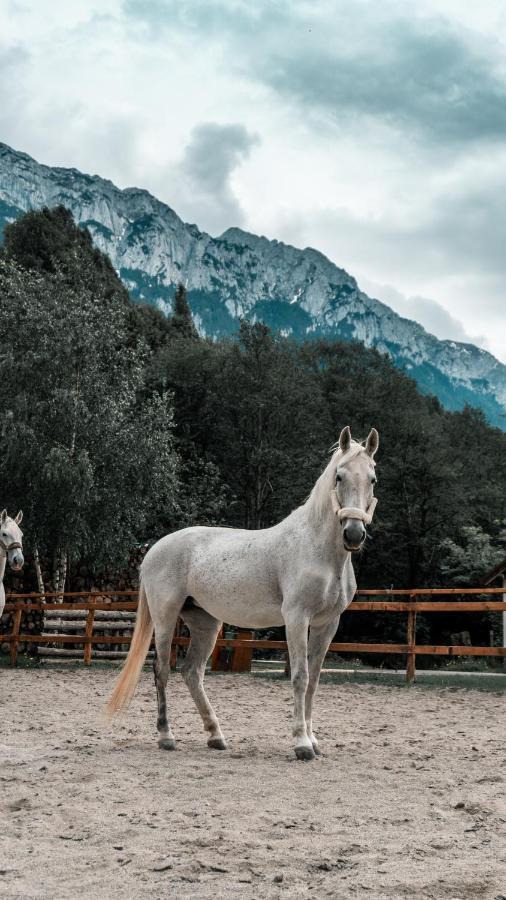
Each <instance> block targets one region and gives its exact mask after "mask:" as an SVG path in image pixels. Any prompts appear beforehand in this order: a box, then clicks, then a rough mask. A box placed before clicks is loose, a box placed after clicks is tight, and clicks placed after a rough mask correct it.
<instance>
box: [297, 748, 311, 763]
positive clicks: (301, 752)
mask: <svg viewBox="0 0 506 900" xmlns="http://www.w3.org/2000/svg"><path fill="white" fill-rule="evenodd" d="M315 755H316V754H315V752H314V750H313V748H312V747H296V748H295V756H296V757H297V759H303V760H304V761H305V762H308V761H309V760H310V759H314V758H315Z"/></svg>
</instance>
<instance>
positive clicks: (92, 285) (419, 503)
mask: <svg viewBox="0 0 506 900" xmlns="http://www.w3.org/2000/svg"><path fill="white" fill-rule="evenodd" d="M0 384H1V385H2V410H1V422H0V428H1V441H2V445H1V453H0V483H1V485H2V498H1V503H2V507H3V506H6V507H7V508H8V509H9V511H11V512H12V511H14V512H15V511H16V510H17V509H18V508H19V507H22V508H23V510H24V515H25V519H24V522H25V524H24V531H25V545H26V550H27V555H28V556H29V558H30V559H34V560H39V561H40V560H44V561H45V562H44V565H43V566H42V564H40V563H39V572H41V571H44V573H49V574H48V575H47V576H46V575H45V576H44V577H47V578H48V579H49V580H48V583H47V584H46V585H45V586H46V589H50V588H51V587H53V588H54V589H55V590H61V589H62V588H63V585H65V586H66V589H67V590H68V589H71V588H72V580H73V577H74V575H75V573H76V572H77V571H78V570H79V567H82V566H83V565H85V566H87V567H88V569H89V570H91V571H93V572H94V573H96V576H97V578H98V577H99V573H100V572H101V571H105V570H106V569H107V570H108V571H111V570H113V571H118V572H119V571H121V570H122V568H124V566H125V564H126V560H127V559H128V557H129V555H130V554H131V553H132V551H133V550H134V549H135V548H136V547H138V546H139V545H142V544H145V543H150V542H153V541H155V540H156V539H158V538H159V537H160V536H161V535H162V534H164V533H166V532H168V531H171V530H174V529H177V528H181V527H184V526H187V525H192V524H222V525H229V526H240V527H246V528H263V527H267V526H270V525H272V524H274V523H275V522H277V521H279V520H280V519H281V518H283V517H284V516H286V515H287V514H288V513H289V512H290V511H291V510H292V509H293V508H294V507H295V506H297V505H299V504H301V503H302V502H304V500H305V498H306V497H307V495H308V493H309V491H310V489H311V487H312V485H313V483H314V481H315V480H316V478H317V477H318V475H319V473H320V471H321V470H322V468H323V467H324V465H325V463H326V460H327V459H328V455H329V453H330V450H331V448H332V446H333V445H334V444H335V442H336V440H337V438H338V435H339V433H340V430H341V428H342V427H343V426H344V425H346V424H349V425H350V426H351V429H352V434H353V436H354V437H356V438H363V437H365V436H366V435H367V433H368V432H369V430H370V428H371V427H372V426H374V427H376V428H377V429H378V431H379V434H380V450H379V452H378V456H377V462H378V465H377V474H378V484H377V489H376V494H377V496H378V507H377V511H376V514H375V518H374V522H373V524H372V525H371V527H370V535H369V539H368V541H367V545H366V547H365V549H364V550H363V552H362V553H361V554H360V555H359V556H358V557H356V558H355V559H354V563H355V568H356V572H357V580H358V583H359V586H361V587H377V588H390V587H392V586H395V587H406V588H409V587H411V586H417V587H420V586H450V585H451V586H458V585H474V584H476V583H478V582H479V580H480V578H481V577H482V576H483V575H484V573H485V572H486V571H487V570H488V569H490V568H491V567H492V566H493V565H495V564H496V563H497V562H499V561H500V560H501V559H502V558H504V556H506V434H505V433H504V432H503V431H501V430H499V429H497V428H492V427H490V426H489V425H488V424H487V422H486V420H485V418H484V416H483V414H482V413H481V412H479V411H477V410H475V409H472V408H465V409H463V410H462V411H460V412H448V411H446V410H445V409H444V408H443V407H442V406H441V404H440V403H439V402H438V401H437V400H436V399H435V398H434V397H430V396H424V395H422V394H421V393H420V392H419V391H418V389H417V387H416V385H415V383H414V381H412V380H411V379H410V378H409V376H408V375H407V374H405V373H404V372H402V371H400V370H399V369H396V368H395V367H394V366H393V364H392V363H391V362H390V360H389V358H388V357H387V356H383V355H381V354H379V353H378V352H377V351H375V350H370V349H367V348H365V347H364V346H363V345H361V344H358V343H353V342H335V341H332V342H330V341H323V340H312V341H307V342H305V343H297V342H294V341H291V340H289V339H286V338H283V337H280V336H279V335H276V334H273V333H271V332H270V331H269V330H268V329H267V328H266V327H265V326H264V325H263V324H262V323H260V322H250V321H242V322H241V324H240V329H239V331H238V334H237V336H236V337H235V338H234V339H227V340H219V341H216V340H212V339H210V338H207V337H202V336H200V335H199V334H198V332H197V330H196V328H195V326H194V324H193V321H192V315H191V310H190V307H189V305H188V301H187V297H186V292H185V288H184V286H183V285H180V286H179V287H178V290H177V292H176V296H175V300H174V310H173V314H172V316H171V317H166V316H165V315H163V314H162V313H161V312H159V311H158V310H156V309H155V308H154V307H153V306H149V305H143V304H140V303H133V302H132V301H131V300H130V298H129V296H128V293H127V291H126V289H125V287H124V286H123V284H122V283H121V281H120V280H119V278H118V276H117V274H116V272H115V271H114V269H113V267H112V265H111V263H110V261H109V259H108V258H107V257H106V256H105V255H103V254H102V253H101V252H100V251H99V250H98V249H96V248H95V247H94V246H93V244H92V241H91V238H90V235H89V233H88V232H87V231H86V230H85V229H81V228H79V227H77V226H76V224H75V223H74V221H73V219H72V217H71V214H70V213H69V212H68V211H67V210H66V209H64V208H63V207H56V208H55V209H52V210H50V209H43V210H40V211H36V212H35V211H34V212H29V213H27V214H26V215H24V216H23V217H22V218H20V219H18V220H17V221H16V222H14V223H13V224H11V225H9V226H7V227H6V229H5V233H4V241H3V245H2V248H1V250H0ZM6 585H7V587H8V582H7V583H6ZM355 618H357V617H355ZM390 618H392V617H390ZM382 621H383V623H384V619H383V620H382ZM349 627H350V628H351V625H350V626H349ZM355 627H356V623H355ZM378 627H380V626H379V625H378ZM389 627H390V628H393V627H394V626H392V625H390V626H389ZM421 627H422V626H421ZM371 628H372V630H373V631H374V628H375V626H371Z"/></svg>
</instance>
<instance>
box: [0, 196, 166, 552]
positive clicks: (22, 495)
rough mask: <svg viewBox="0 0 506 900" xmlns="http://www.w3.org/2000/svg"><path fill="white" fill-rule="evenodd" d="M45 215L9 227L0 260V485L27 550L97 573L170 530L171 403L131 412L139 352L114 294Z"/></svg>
mask: <svg viewBox="0 0 506 900" xmlns="http://www.w3.org/2000/svg"><path fill="white" fill-rule="evenodd" d="M37 216H40V219H41V220H42V222H41V223H40V222H39V220H38V219H37ZM51 216H52V214H51V213H49V212H48V211H47V210H45V211H43V212H42V213H40V214H36V213H31V214H30V215H29V217H27V218H28V222H27V221H25V220H24V219H20V220H19V221H18V222H17V223H16V225H13V226H11V229H10V232H9V241H8V244H7V247H6V252H5V254H4V258H3V259H2V260H0V303H1V315H0V381H1V383H2V386H3V389H4V402H5V407H6V409H5V414H4V418H3V421H2V423H1V426H2V447H3V453H2V457H1V460H0V478H1V482H2V485H3V491H4V495H6V500H7V502H9V503H11V504H12V505H13V506H14V505H16V502H18V504H19V505H23V506H24V508H25V511H26V514H27V523H29V528H28V529H27V532H28V533H27V536H28V545H29V546H30V544H31V546H32V547H33V546H35V545H36V546H38V547H39V549H40V551H41V552H46V553H49V554H52V553H55V552H58V553H63V554H65V555H66V556H67V557H69V558H71V559H72V558H73V559H76V558H79V557H87V558H89V559H93V560H94V561H95V564H96V565H97V566H98V565H102V564H104V563H111V561H113V560H118V559H120V558H121V557H124V556H125V554H126V553H128V550H129V548H130V547H131V546H132V543H133V542H135V541H138V540H140V539H145V538H146V537H148V536H150V537H151V536H152V535H153V533H155V534H156V533H158V532H159V529H161V528H163V529H164V530H165V529H167V528H168V527H170V526H171V525H172V524H173V522H174V521H175V516H176V511H177V505H176V504H177V465H178V458H177V454H176V452H175V449H174V438H173V416H172V404H171V398H170V396H169V395H168V394H167V393H164V392H160V393H157V394H153V395H152V396H151V397H150V398H149V399H147V400H145V401H144V402H143V403H140V402H139V396H140V391H141V388H142V385H143V379H144V364H145V357H146V354H147V348H146V345H145V344H144V343H143V342H142V341H140V340H139V338H138V337H134V336H133V335H132V329H131V320H130V315H131V310H130V305H129V303H128V301H127V300H126V299H125V296H124V290H123V288H122V286H121V284H120V283H119V281H118V279H116V281H117V282H118V283H117V284H115V283H114V279H113V277H112V275H111V272H110V271H109V269H108V263H107V262H104V261H103V260H105V258H103V259H101V258H100V257H99V256H97V251H95V250H94V249H93V248H92V247H91V244H89V242H88V241H87V239H86V238H84V239H83V240H81V238H80V237H79V234H78V232H79V229H76V228H75V226H74V225H73V223H72V222H68V221H67V219H66V217H65V216H63V217H62V215H61V212H60V210H56V211H55V212H54V221H52V219H51ZM34 221H35V222H36V224H40V225H41V227H40V229H38V228H35V229H34V230H35V238H34V239H33V240H32V241H30V240H29V239H28V238H29V235H30V230H29V228H28V225H30V224H33V222H34ZM17 228H19V230H20V234H18V233H17V230H16V229H17ZM66 228H68V232H69V233H68V234H67V235H65V234H63V236H62V232H65V229H66ZM40 235H42V238H41V240H40V241H39V240H38V239H39V237H40ZM55 236H56V237H55ZM53 237H55V248H54V255H51V253H50V248H51V240H52V238H53ZM27 245H29V247H30V256H29V261H30V266H29V268H24V267H21V266H20V265H19V264H18V260H23V261H24V262H25V263H27V261H28V257H27V256H26V255H25V254H24V252H23V247H25V246H27ZM70 248H72V252H70ZM38 249H40V250H41V255H40V257H37V252H38ZM38 263H40V264H38ZM113 274H114V273H113ZM115 277H116V276H114V278H115Z"/></svg>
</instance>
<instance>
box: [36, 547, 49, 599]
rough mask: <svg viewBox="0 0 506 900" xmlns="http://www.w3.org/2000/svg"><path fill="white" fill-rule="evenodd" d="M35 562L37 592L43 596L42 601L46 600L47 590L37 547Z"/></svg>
mask: <svg viewBox="0 0 506 900" xmlns="http://www.w3.org/2000/svg"><path fill="white" fill-rule="evenodd" d="M33 562H34V565H35V575H36V577H37V590H38V592H39V594H40V595H41V598H42V600H45V599H46V589H45V587H44V579H43V577H42V569H41V567H40V557H39V548H38V547H35V550H34V551H33Z"/></svg>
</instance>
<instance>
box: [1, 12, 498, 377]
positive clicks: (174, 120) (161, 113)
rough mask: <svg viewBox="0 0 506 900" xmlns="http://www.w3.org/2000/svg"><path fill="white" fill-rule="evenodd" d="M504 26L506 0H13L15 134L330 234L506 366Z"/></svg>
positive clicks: (128, 176) (297, 237) (342, 254)
mask: <svg viewBox="0 0 506 900" xmlns="http://www.w3.org/2000/svg"><path fill="white" fill-rule="evenodd" d="M505 24H506V10H505V9H504V4H503V3H501V0H490V2H489V3H487V4H486V8H482V7H479V6H477V5H476V4H475V5H474V6H472V7H464V6H463V4H462V3H461V2H460V0H420V3H418V4H416V6H414V5H413V4H405V3H404V2H402V0H385V2H384V3H381V4H377V3H373V2H372V0H354V2H351V3H350V2H349V0H346V2H345V0H313V2H311V3H309V2H307V0H279V2H276V3H271V2H267V0H258V3H252V2H250V0H195V2H192V3H180V2H176V0H142V2H141V0H126V2H124V3H121V2H120V0H100V3H99V2H98V0H75V2H73V3H71V4H69V3H64V2H63V0H52V2H51V3H49V0H23V2H11V3H9V2H6V3H4V4H3V6H2V7H0V76H1V77H0V128H1V132H0V140H3V141H5V142H6V143H10V144H12V145H13V146H14V147H16V148H17V149H20V150H24V151H26V152H28V153H30V154H32V155H33V156H35V157H36V158H38V159H39V160H40V161H41V162H45V163H48V164H50V165H64V166H76V167H77V168H80V169H82V170H83V171H88V172H96V173H99V174H101V175H103V176H105V177H108V178H111V179H112V180H114V181H115V182H116V183H118V184H119V185H120V186H122V187H124V186H127V185H132V184H136V185H138V186H140V187H145V188H147V189H148V190H151V191H153V193H155V194H156V195H157V196H159V197H160V199H161V200H164V201H165V202H167V203H169V204H170V205H172V206H173V207H174V208H175V209H176V211H177V212H179V213H180V214H181V215H183V217H184V218H187V219H191V220H193V221H196V223H197V224H198V225H200V226H201V227H204V228H207V229H208V230H210V231H211V232H213V231H214V232H216V231H221V230H223V229H224V228H225V227H227V226H228V225H233V224H238V223H239V224H241V225H242V226H243V227H246V228H249V229H250V230H253V231H258V232H261V233H264V234H267V235H268V236H269V237H273V238H274V237H276V238H279V239H284V240H289V241H292V242H294V243H296V244H298V245H300V246H306V245H312V246H316V247H317V248H319V249H321V250H322V251H323V252H325V253H327V255H329V256H330V257H331V258H332V259H333V260H334V261H335V262H336V263H337V264H338V265H341V266H343V267H344V268H346V269H347V270H348V271H350V272H351V274H354V275H355V276H356V277H357V278H358V280H359V282H360V281H361V282H362V283H364V278H369V279H370V280H371V281H372V282H374V283H376V284H379V285H394V286H395V289H396V291H397V292H398V294H399V296H403V297H404V298H431V299H430V300H428V299H423V300H420V299H417V300H416V301H414V300H412V299H406V300H403V301H401V300H397V301H394V299H392V300H391V301H390V303H391V305H392V306H395V302H397V303H398V304H399V306H403V310H404V311H405V314H408V315H414V316H415V318H418V319H419V320H420V321H421V322H422V324H424V325H425V326H426V327H428V328H430V329H431V330H434V331H436V333H439V334H440V335H442V334H450V333H451V334H452V336H454V337H455V336H458V335H459V334H460V335H473V336H475V335H483V338H480V337H479V338H475V339H476V340H479V341H480V343H482V344H483V342H484V341H486V342H488V344H489V346H490V349H491V350H492V351H493V352H495V353H496V354H497V355H499V356H500V357H501V358H503V359H505V360H506V327H505V325H504V314H503V306H504V300H503V295H504V284H505V283H506V254H504V251H503V248H504V244H505V239H506V233H505V231H506V225H505V218H504V214H503V209H502V197H503V196H504V191H505V188H506V183H505V178H504V174H503V173H504V171H505V163H506V114H505V112H504V110H505V109H506V102H505V97H506V67H505V65H504V62H503V60H504V58H505V57H504V47H503V45H502V44H501V39H500V35H501V34H504V33H505V30H504V26H505ZM206 123H207V124H206ZM209 123H212V125H210V124H209ZM203 128H204V130H202V129H203ZM206 129H207V131H206ZM213 129H214V131H213ZM383 296H385V295H383ZM403 310H401V309H399V311H403Z"/></svg>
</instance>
